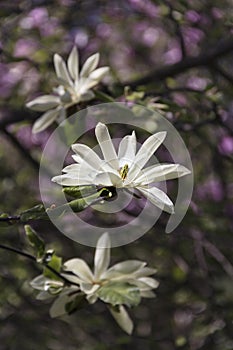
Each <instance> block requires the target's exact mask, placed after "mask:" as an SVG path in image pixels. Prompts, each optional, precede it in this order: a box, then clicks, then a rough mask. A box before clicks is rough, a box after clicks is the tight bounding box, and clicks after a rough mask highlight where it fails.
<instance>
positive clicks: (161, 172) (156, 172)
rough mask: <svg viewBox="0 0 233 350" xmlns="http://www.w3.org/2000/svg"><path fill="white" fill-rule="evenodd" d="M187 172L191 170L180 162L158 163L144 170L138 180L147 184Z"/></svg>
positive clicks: (139, 182) (180, 175)
mask: <svg viewBox="0 0 233 350" xmlns="http://www.w3.org/2000/svg"><path fill="white" fill-rule="evenodd" d="M187 174H190V171H189V170H188V169H187V168H185V167H184V166H183V165H180V164H156V165H152V166H150V167H148V168H146V169H144V170H142V174H141V175H140V176H138V177H137V179H136V182H137V183H138V184H141V185H147V184H150V183H152V182H158V181H165V180H171V179H176V178H178V177H182V176H185V175H187Z"/></svg>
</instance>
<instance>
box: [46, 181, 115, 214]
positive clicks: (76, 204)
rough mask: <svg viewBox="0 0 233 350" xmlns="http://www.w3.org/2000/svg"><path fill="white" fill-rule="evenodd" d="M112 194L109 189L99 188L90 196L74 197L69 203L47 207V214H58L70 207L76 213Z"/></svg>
mask: <svg viewBox="0 0 233 350" xmlns="http://www.w3.org/2000/svg"><path fill="white" fill-rule="evenodd" d="M112 196H113V193H112V192H111V191H110V190H109V189H107V188H102V189H101V190H99V191H98V192H96V193H94V194H92V195H90V196H87V197H85V198H79V199H74V200H73V201H70V202H69V203H66V204H64V205H61V206H59V207H56V208H49V209H47V211H46V212H47V213H48V215H49V216H60V215H62V214H64V213H65V212H67V211H69V210H70V208H71V209H72V210H73V211H74V212H75V213H78V212H80V211H82V210H84V209H86V208H87V207H89V206H90V205H92V204H94V203H96V202H98V201H100V200H101V199H108V198H111V197H112Z"/></svg>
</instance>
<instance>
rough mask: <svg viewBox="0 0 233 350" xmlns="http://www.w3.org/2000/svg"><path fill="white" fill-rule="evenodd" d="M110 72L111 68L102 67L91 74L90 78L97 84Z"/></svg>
mask: <svg viewBox="0 0 233 350" xmlns="http://www.w3.org/2000/svg"><path fill="white" fill-rule="evenodd" d="M108 72H109V67H101V68H98V69H96V70H94V71H93V72H91V73H90V75H89V78H90V79H91V80H94V81H96V82H99V81H100V80H101V79H102V78H103V77H104V76H105V75H106V74H107V73H108Z"/></svg>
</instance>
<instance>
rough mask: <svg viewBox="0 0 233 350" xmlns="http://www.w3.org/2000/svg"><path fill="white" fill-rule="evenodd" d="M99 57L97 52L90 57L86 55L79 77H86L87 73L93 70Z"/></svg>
mask: <svg viewBox="0 0 233 350" xmlns="http://www.w3.org/2000/svg"><path fill="white" fill-rule="evenodd" d="M99 58H100V55H99V53H96V54H94V55H92V56H90V57H88V59H87V60H86V61H85V63H84V65H83V67H82V69H81V72H80V76H81V77H88V76H89V74H90V73H91V72H92V71H93V70H94V69H96V67H97V65H98V63H99Z"/></svg>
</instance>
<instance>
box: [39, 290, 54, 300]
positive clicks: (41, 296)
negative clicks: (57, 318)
mask: <svg viewBox="0 0 233 350" xmlns="http://www.w3.org/2000/svg"><path fill="white" fill-rule="evenodd" d="M51 298H52V295H51V294H50V293H48V292H46V291H42V292H40V293H38V294H37V296H36V299H37V300H46V299H51Z"/></svg>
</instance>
